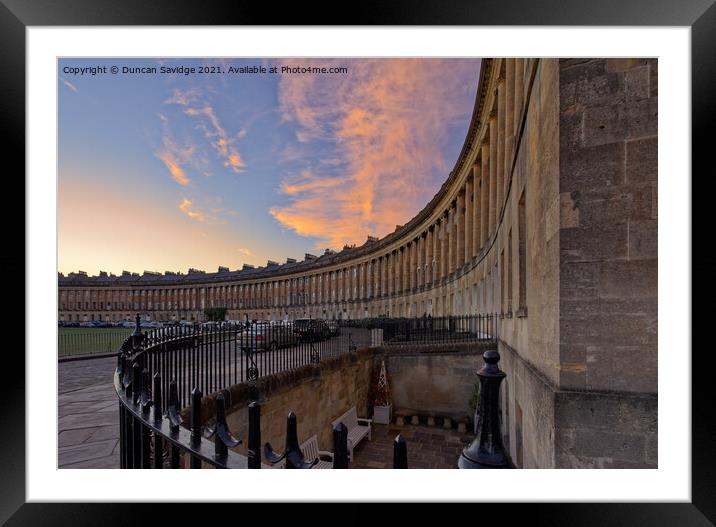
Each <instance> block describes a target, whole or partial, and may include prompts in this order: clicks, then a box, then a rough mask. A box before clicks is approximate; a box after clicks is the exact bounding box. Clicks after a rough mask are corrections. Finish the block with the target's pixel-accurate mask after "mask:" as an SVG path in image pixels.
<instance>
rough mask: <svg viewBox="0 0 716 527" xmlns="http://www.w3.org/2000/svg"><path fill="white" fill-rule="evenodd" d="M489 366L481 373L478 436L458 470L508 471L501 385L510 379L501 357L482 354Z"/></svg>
mask: <svg viewBox="0 0 716 527" xmlns="http://www.w3.org/2000/svg"><path fill="white" fill-rule="evenodd" d="M482 357H483V359H484V360H485V365H484V366H483V367H482V368H481V369H480V370H479V371H478V372H477V376H478V378H479V380H480V401H479V405H478V408H479V416H478V422H477V423H476V425H475V429H476V431H477V432H476V436H475V440H474V441H473V442H472V444H471V445H470V446H469V447H467V448H466V449H464V450H463V451H462V454H461V455H460V458H459V459H458V461H457V466H458V468H505V467H507V455H506V453H505V447H504V446H503V445H502V432H501V431H500V414H499V412H500V408H499V404H498V403H499V396H500V383H501V382H502V379H504V378H505V377H506V375H505V373H504V372H503V371H501V370H500V368H499V367H498V366H497V363H498V362H499V360H500V354H499V353H498V352H497V351H492V350H490V351H486V352H485V353H483V354H482Z"/></svg>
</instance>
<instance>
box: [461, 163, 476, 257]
mask: <svg viewBox="0 0 716 527" xmlns="http://www.w3.org/2000/svg"><path fill="white" fill-rule="evenodd" d="M473 174H474V170H470V173H469V174H468V176H467V181H466V182H465V227H464V229H465V256H464V257H463V261H464V263H466V264H467V263H468V262H469V261H470V260H472V241H473V230H474V229H473V226H472V223H473V216H474V212H473V211H474V209H475V202H474V200H473V195H474V192H473V190H472V187H473Z"/></svg>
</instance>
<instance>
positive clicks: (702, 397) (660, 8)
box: [0, 0, 716, 526]
mask: <svg viewBox="0 0 716 527" xmlns="http://www.w3.org/2000/svg"><path fill="white" fill-rule="evenodd" d="M349 7H350V8H349V10H346V11H344V12H350V15H351V18H350V24H351V25H367V24H379V25H386V24H390V25H393V24H414V25H483V26H484V25H571V26H582V25H584V26H588V25H606V26H688V27H690V28H691V36H692V41H691V45H692V57H691V58H692V64H691V74H692V78H691V83H692V167H693V169H692V171H696V170H698V169H699V168H701V167H703V168H702V172H703V173H704V174H703V175H704V176H706V174H707V173H706V170H705V168H706V160H707V156H708V153H709V151H710V150H712V149H713V147H712V145H711V139H710V137H711V135H712V134H710V133H709V132H710V131H711V128H713V127H711V126H709V125H710V124H711V120H712V119H713V116H714V115H716V111H715V110H716V108H715V107H716V96H715V95H714V93H716V90H715V88H716V86H715V83H714V79H715V78H716V45H715V44H716V43H715V42H714V41H715V40H716V39H715V38H714V35H716V6H714V0H681V1H678V2H676V1H672V2H669V1H666V0H659V1H648V0H621V1H619V2H617V1H604V2H595V1H594V0H589V1H588V0H573V1H571V2H565V1H560V0H547V1H540V2H535V1H529V0H509V1H508V0H500V1H495V0H492V1H489V2H470V1H468V0H461V1H453V2H450V3H449V4H448V3H446V2H438V1H420V2H418V1H411V0H402V1H393V2H390V3H378V2H375V1H364V2H359V3H356V4H355V5H350V6H349ZM343 9H345V7H344V8H343ZM338 13H339V10H338V8H337V7H336V4H328V5H326V6H320V5H319V4H312V5H310V6H309V5H306V4H301V3H295V4H289V3H284V4H282V5H281V7H280V8H277V6H276V5H274V4H271V3H268V2H246V1H241V2H226V1H221V2H206V1H205V2H201V1H196V0H191V1H187V2H182V3H177V2H174V1H171V0H154V1H151V0H145V1H140V0H125V1H123V2H120V1H118V0H65V1H61V2H59V1H58V2H53V1H51V0H35V1H28V0H1V1H0V77H1V79H2V80H1V82H0V86H2V91H3V96H2V97H0V115H1V116H2V123H3V130H4V131H5V132H6V140H5V146H6V148H7V149H6V155H7V154H9V156H8V157H9V158H11V159H12V160H13V161H15V164H14V166H15V167H16V168H15V174H21V173H23V174H24V172H25V156H24V141H25V89H26V86H25V30H26V28H27V27H28V26H88V25H98V26H104V25H148V26H153V25H157V26H163V25H183V26H198V25H204V26H206V25H247V24H259V25H283V24H306V25H316V24H331V25H333V24H336V25H340V24H341V23H346V22H347V21H348V20H347V19H345V18H343V17H341V16H340V15H338ZM660 135H661V138H660V141H667V140H668V133H664V131H662V133H661V134H660ZM710 172H712V170H711V171H709V175H710ZM669 177H678V176H676V175H669ZM5 179H6V180H8V179H12V181H6V192H7V193H8V194H6V196H9V197H11V199H12V201H13V202H15V203H22V204H24V203H25V199H24V198H25V190H24V181H23V178H20V177H14V178H5ZM712 181H713V176H711V177H704V178H702V179H701V180H700V183H710V184H711V185H713V182H712ZM684 184H691V181H688V180H687V179H686V178H685V181H684ZM7 185H16V188H14V189H7ZM699 194H700V197H699V196H697V195H696V194H693V193H692V195H693V196H694V198H696V199H702V200H704V201H705V200H706V199H708V196H709V195H712V193H711V192H708V191H706V192H704V191H703V189H702V190H701V191H700V193H699ZM696 209H697V208H696V207H693V205H692V210H696ZM702 210H703V209H702ZM3 214H4V215H5V216H6V217H5V223H4V225H5V226H6V229H4V233H5V234H6V236H5V240H4V242H5V243H4V244H3V245H4V246H5V249H6V250H4V251H3V255H2V256H1V257H0V271H1V272H2V274H0V276H2V277H4V278H7V277H13V278H12V279H10V280H8V281H7V283H6V294H7V295H8V298H14V299H16V300H17V299H21V298H23V299H24V297H25V294H24V293H25V291H24V290H23V289H22V288H21V284H22V283H26V281H27V280H31V279H32V277H29V276H27V275H26V273H25V260H24V250H22V249H23V248H24V243H25V240H24V232H22V233H21V232H20V230H19V229H17V228H15V229H13V228H12V226H13V225H14V224H16V223H17V218H18V215H19V213H18V212H17V208H16V207H12V208H10V207H7V206H6V207H5V208H4V210H3ZM704 221H706V220H704ZM693 224H694V225H698V224H699V222H698V221H693ZM10 231H12V232H10ZM13 235H14V236H15V237H16V238H17V239H16V240H12V236H13ZM711 238H712V235H711V236H709V233H706V235H705V236H704V237H702V238H701V239H702V240H703V239H711ZM698 239H699V238H697V237H696V236H693V240H698ZM13 242H14V243H13ZM703 251H704V250H703V249H702V252H703ZM692 258H693V259H692V262H694V263H693V266H692V269H693V276H692V280H696V279H697V277H702V278H704V280H703V281H699V282H698V283H699V284H700V285H699V290H700V291H701V293H702V294H703V295H708V294H709V293H711V290H712V289H713V287H714V286H713V285H712V282H713V280H710V281H709V280H708V279H707V277H706V272H707V271H709V270H710V269H712V268H713V267H712V266H713V264H714V263H715V262H714V258H713V257H712V256H709V255H708V253H704V254H703V255H702V257H701V258H698V259H697V258H696V257H695V256H692ZM19 276H23V277H24V279H25V280H24V281H21V280H18V279H17V277H19ZM709 296H710V297H711V298H713V296H712V295H709ZM15 305H16V302H15V303H13V306H15ZM23 306H24V301H23ZM694 307H695V306H694ZM17 310H18V311H19V309H17ZM15 316H16V317H18V316H19V315H17V313H16V315H15ZM708 316H709V312H708V310H698V309H693V312H692V326H693V327H694V328H697V327H707V324H708V320H707V318H706V317H708ZM661 322H662V323H668V321H663V320H662V321H661ZM30 323H31V319H27V320H25V331H27V327H28V325H29V324H30ZM4 332H5V334H6V335H7V336H9V337H14V336H15V335H19V334H20V328H19V327H17V325H14V326H12V327H10V328H8V329H6V330H5V331H4ZM19 340H21V341H22V340H23V338H22V337H20V338H19ZM11 342H12V338H10V339H7V338H6V342H5V344H6V346H7V349H5V350H4V351H5V353H3V359H2V360H3V374H2V384H0V420H1V421H0V422H1V423H2V424H1V425H0V430H1V432H0V476H1V477H0V524H5V525H8V526H15V525H58V524H65V523H66V524H72V525H74V526H77V525H99V524H114V523H116V524H125V523H126V524H132V525H135V524H136V525H138V523H135V522H133V521H130V520H131V519H132V518H133V517H134V515H135V514H145V511H144V510H143V508H136V507H134V506H132V507H129V506H128V505H124V504H116V503H115V504H34V503H33V504H28V503H25V501H26V500H25V483H26V480H25V419H26V416H25V404H24V403H25V364H24V360H23V357H22V354H20V353H10V352H11V351H16V350H17V349H19V347H20V346H23V348H24V342H20V343H19V344H18V345H15V346H13V345H12V344H11ZM684 346H688V347H691V349H692V350H697V348H696V346H694V345H693V343H692V342H688V341H685V342H684ZM709 351H710V350H708V348H705V349H702V350H701V352H700V353H699V352H692V353H691V358H692V466H691V474H692V501H691V503H671V504H669V503H657V504H646V503H641V504H637V503H623V504H606V503H601V504H529V505H518V504H508V505H507V506H498V507H495V506H490V505H480V506H479V507H480V508H479V509H478V508H476V506H471V507H470V508H469V509H467V511H468V515H469V516H470V517H471V518H473V519H474V518H476V517H478V516H479V518H480V521H486V522H498V521H499V522H500V523H502V522H510V523H511V522H512V521H514V520H515V517H516V516H517V515H520V516H521V515H523V514H525V513H526V514H527V515H528V516H527V517H528V518H530V523H532V524H536V525H625V526H626V525H628V526H636V525H714V524H716V462H715V460H716V448H715V447H716V425H715V424H714V423H716V415H715V414H716V412H715V411H714V405H713V403H712V401H713V400H714V398H713V395H712V392H711V390H709V384H710V383H712V382H713V381H712V380H711V377H712V374H711V371H712V370H710V369H709V368H708V366H707V361H708V358H707V357H708V353H709ZM671 367H681V365H680V364H673V363H672V364H668V365H664V368H671ZM667 371H668V370H667ZM667 375H668V372H667ZM48 404H55V401H48ZM52 430H53V427H52V426H48V434H51V433H53V432H52ZM662 455H668V454H667V453H664V452H662ZM485 482H486V483H487V482H488V480H487V478H485ZM138 484H141V482H138ZM237 493H240V489H237ZM147 496H148V497H150V496H151V489H147ZM556 499H558V498H556ZM242 507H243V506H242ZM355 507H356V506H350V507H348V508H345V509H342V512H341V513H340V516H339V517H340V518H342V519H343V520H342V521H340V522H339V524H345V523H346V522H349V521H351V519H352V518H355V516H356V511H355V510H354V508H355ZM190 508H191V507H187V506H186V505H184V506H181V505H172V506H171V507H162V511H161V517H162V521H166V522H172V523H173V522H174V521H175V520H176V519H177V518H179V517H181V518H183V519H184V520H185V521H186V520H187V519H188V518H189V516H187V514H189V512H190V511H189V510H188V509H190ZM192 510H193V509H192ZM294 510H295V509H294ZM421 510H422V509H421V507H419V506H415V507H414V508H412V514H422V512H421ZM200 514H201V515H202V520H201V521H204V522H206V521H216V520H217V519H218V517H215V518H214V519H213V520H212V517H211V515H207V514H206V512H205V511H201V512H200ZM217 514H222V513H220V512H219V513H217ZM247 514H250V513H247ZM259 514H260V513H259ZM309 514H311V515H312V516H314V515H313V513H309ZM368 514H372V513H368ZM360 516H361V517H363V514H361V515H360ZM335 517H336V516H335V514H326V513H325V512H324V513H322V514H321V515H319V517H316V518H315V520H314V521H332V520H333V521H335ZM247 519H248V516H247ZM233 521H238V518H237V519H234V520H233ZM376 521H377V520H376ZM400 521H409V520H408V518H407V516H406V517H405V519H403V520H400ZM456 521H457V520H456ZM361 523H363V521H362V520H361Z"/></svg>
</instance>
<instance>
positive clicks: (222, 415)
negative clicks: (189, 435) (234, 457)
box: [200, 394, 241, 468]
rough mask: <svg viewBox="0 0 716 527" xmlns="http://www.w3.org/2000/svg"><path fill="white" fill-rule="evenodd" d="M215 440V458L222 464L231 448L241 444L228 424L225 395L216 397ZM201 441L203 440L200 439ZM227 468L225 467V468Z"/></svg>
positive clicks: (213, 433)
mask: <svg viewBox="0 0 716 527" xmlns="http://www.w3.org/2000/svg"><path fill="white" fill-rule="evenodd" d="M212 435H214V436H215V438H214V458H215V459H216V460H217V461H219V462H222V463H225V462H226V457H227V456H228V455H229V448H234V447H235V446H237V445H239V444H240V443H241V440H240V439H236V438H235V437H234V436H233V435H231V431H230V430H229V425H228V424H227V422H226V401H225V399H224V396H223V394H219V395H218V396H217V397H216V426H215V427H214V430H213V432H212ZM200 440H201V438H200ZM224 468H225V467H224Z"/></svg>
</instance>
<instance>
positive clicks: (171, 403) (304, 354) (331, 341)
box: [114, 316, 407, 468]
mask: <svg viewBox="0 0 716 527" xmlns="http://www.w3.org/2000/svg"><path fill="white" fill-rule="evenodd" d="M261 326H262V325H260V324H254V325H252V326H248V327H244V326H243V325H226V324H221V325H216V326H211V325H205V326H194V327H170V328H161V329H158V330H154V331H152V332H150V333H149V334H146V335H145V334H144V333H142V332H141V330H140V327H139V316H137V328H136V330H135V331H134V333H132V335H131V336H130V337H129V338H127V340H126V341H125V342H124V343H123V344H122V346H121V348H120V350H119V352H118V361H117V370H116V372H115V377H114V384H115V389H116V391H117V396H118V398H119V420H120V466H121V468H180V467H181V466H182V462H181V459H182V458H184V459H188V461H189V462H188V464H189V466H190V467H191V468H201V467H202V466H203V465H204V464H208V465H210V466H213V467H215V468H268V466H269V465H267V464H263V463H262V462H261V457H262V456H261V435H260V415H261V410H260V405H259V403H258V402H255V401H254V402H252V403H251V404H250V405H249V407H248V412H249V430H248V456H243V455H241V454H239V453H237V452H235V451H233V450H231V448H233V447H235V446H237V445H238V444H239V441H240V439H238V438H235V437H233V436H232V434H231V432H230V430H229V428H228V425H227V424H226V408H225V401H224V397H223V395H222V394H218V395H217V396H216V397H215V398H214V400H215V408H214V409H213V412H214V416H215V418H214V422H215V426H214V427H213V429H211V430H208V429H205V428H204V427H203V426H202V422H203V419H202V417H205V416H202V404H201V402H202V396H203V394H204V393H207V394H209V393H214V392H216V391H218V390H221V389H224V388H228V387H229V386H231V385H233V384H238V383H241V382H249V383H251V382H253V381H255V380H256V379H258V378H259V377H262V376H265V375H270V374H272V373H277V372H279V371H284V370H287V369H293V368H297V367H300V366H304V365H306V364H310V363H316V362H319V361H320V360H321V359H323V358H325V357H330V356H337V355H339V354H342V353H351V352H354V351H356V350H357V348H358V347H359V346H360V347H365V346H367V345H368V342H369V332H368V331H367V329H366V328H359V327H340V328H337V329H336V328H334V329H333V330H332V331H329V332H325V331H323V330H322V329H321V330H318V331H312V332H303V333H301V334H298V335H290V334H289V333H288V332H287V331H286V330H287V327H286V326H285V325H278V324H274V325H271V324H268V325H265V326H266V327H261ZM294 333H295V332H294ZM259 336H263V338H259ZM189 404H191V416H190V428H189V429H187V428H184V427H183V426H182V417H181V412H182V409H184V408H185V407H186V406H188V405H189ZM341 424H342V423H340V424H338V425H337V427H338V428H337V429H336V430H334V440H335V443H334V450H335V452H337V453H338V455H337V456H334V462H333V467H334V468H347V466H348V459H347V457H345V458H344V454H345V456H347V445H346V441H347V434H346V433H345V430H343V429H340V426H341ZM295 426H296V416H295V415H294V414H290V415H289V419H288V422H287V427H288V428H287V435H286V441H287V443H286V447H285V449H284V453H283V454H281V455H279V454H277V453H275V452H273V450H272V449H271V447H270V445H268V444H267V445H266V446H265V447H264V455H265V456H266V458H267V460H268V461H269V463H270V464H273V463H278V462H279V461H281V460H283V459H284V458H285V460H286V462H285V466H286V468H311V467H312V466H313V460H305V459H304V458H303V455H302V454H301V452H300V448H299V447H298V443H297V439H296V434H295ZM210 438H213V439H214V441H213V442H212V441H211V440H210ZM404 449H405V446H404V444H403V443H401V444H400V445H399V447H396V452H397V454H396V455H398V458H397V461H395V462H394V464H396V466H397V467H398V468H406V467H407V457H406V456H405V454H404ZM404 459H405V462H403V460H404ZM185 465H186V463H184V466H185ZM403 465H405V466H403Z"/></svg>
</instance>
